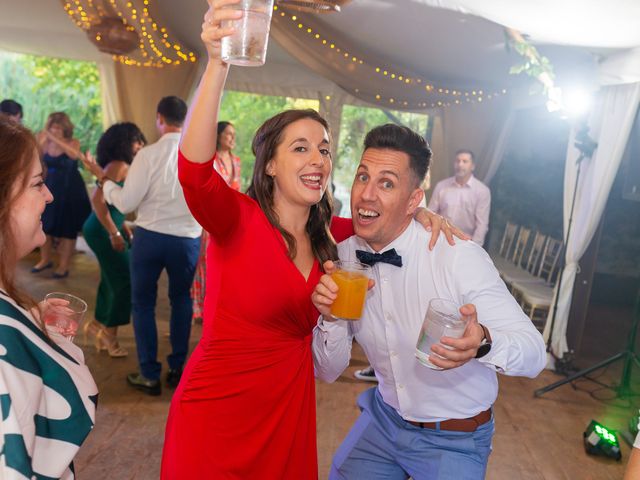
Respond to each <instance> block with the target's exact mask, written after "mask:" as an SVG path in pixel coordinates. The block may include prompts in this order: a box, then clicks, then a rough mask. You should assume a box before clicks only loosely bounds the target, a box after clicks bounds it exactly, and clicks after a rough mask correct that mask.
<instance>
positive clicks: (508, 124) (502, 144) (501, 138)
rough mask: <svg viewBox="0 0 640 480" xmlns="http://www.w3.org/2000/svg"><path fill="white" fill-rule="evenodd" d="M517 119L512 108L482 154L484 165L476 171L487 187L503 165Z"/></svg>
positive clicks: (501, 120)
mask: <svg viewBox="0 0 640 480" xmlns="http://www.w3.org/2000/svg"><path fill="white" fill-rule="evenodd" d="M515 118H516V110H515V109H514V108H510V109H509V111H508V113H507V114H506V115H505V116H501V118H500V121H499V123H498V124H496V127H495V129H494V131H493V135H491V137H490V138H489V139H488V140H487V143H486V144H485V148H484V149H483V150H482V151H481V153H480V158H482V161H483V163H482V164H481V165H479V166H478V168H477V169H476V175H477V177H478V178H479V179H480V180H482V181H483V182H484V183H485V184H487V185H489V184H490V183H491V180H492V179H493V176H494V175H495V174H496V172H497V171H498V168H499V167H500V164H501V163H502V159H503V158H504V154H505V150H506V149H507V143H508V140H509V136H510V135H511V130H512V129H513V123H514V122H515ZM480 167H482V168H480Z"/></svg>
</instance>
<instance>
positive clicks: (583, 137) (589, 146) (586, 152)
mask: <svg viewBox="0 0 640 480" xmlns="http://www.w3.org/2000/svg"><path fill="white" fill-rule="evenodd" d="M574 145H575V146H576V148H577V149H578V150H579V151H580V156H579V157H578V159H577V160H576V164H577V165H578V171H577V173H576V181H575V185H574V186H573V198H572V199H571V210H570V211H569V221H568V224H567V237H566V238H565V239H564V245H563V247H562V252H561V254H560V258H561V259H562V266H561V267H560V272H559V273H558V295H556V297H555V300H554V302H553V315H551V327H550V328H549V338H548V339H547V352H551V340H552V339H553V327H554V326H555V324H556V313H557V312H558V297H559V295H560V290H561V288H562V276H563V273H564V269H565V267H566V265H567V257H566V253H567V245H568V244H569V238H570V237H571V226H572V225H573V210H574V209H575V207H576V196H577V194H578V185H579V182H580V170H581V169H582V161H583V160H584V159H585V158H591V157H592V156H593V152H594V151H595V149H596V148H597V146H598V144H597V143H596V142H594V141H593V140H592V139H591V138H590V137H589V127H588V126H587V125H586V124H585V125H583V126H582V127H581V128H580V130H578V133H577V134H576V141H575V143H574Z"/></svg>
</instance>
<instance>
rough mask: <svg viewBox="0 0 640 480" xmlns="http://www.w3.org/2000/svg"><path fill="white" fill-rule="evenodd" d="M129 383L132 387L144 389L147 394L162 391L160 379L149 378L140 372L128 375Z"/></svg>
mask: <svg viewBox="0 0 640 480" xmlns="http://www.w3.org/2000/svg"><path fill="white" fill-rule="evenodd" d="M127 383H128V384H129V385H131V386H132V387H134V388H137V389H138V390H141V391H143V392H144V393H146V394H147V395H153V396H157V395H160V394H161V393H162V385H160V380H149V379H148V378H145V377H143V376H142V375H141V374H140V373H138V372H136V373H130V374H129V375H127Z"/></svg>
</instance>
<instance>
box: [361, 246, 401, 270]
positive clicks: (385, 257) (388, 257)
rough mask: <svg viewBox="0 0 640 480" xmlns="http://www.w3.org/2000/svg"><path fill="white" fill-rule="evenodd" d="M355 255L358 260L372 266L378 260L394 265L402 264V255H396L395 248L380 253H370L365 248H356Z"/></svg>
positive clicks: (399, 265)
mask: <svg viewBox="0 0 640 480" xmlns="http://www.w3.org/2000/svg"><path fill="white" fill-rule="evenodd" d="M356 257H358V260H360V261H361V262H362V263H364V264H366V265H371V266H372V267H373V266H374V265H375V264H376V263H378V262H382V263H389V264H391V265H395V266H396V267H401V266H402V257H401V256H400V255H398V252H396V249H395V248H392V249H391V250H387V251H386V252H382V253H371V252H367V251H365V250H356Z"/></svg>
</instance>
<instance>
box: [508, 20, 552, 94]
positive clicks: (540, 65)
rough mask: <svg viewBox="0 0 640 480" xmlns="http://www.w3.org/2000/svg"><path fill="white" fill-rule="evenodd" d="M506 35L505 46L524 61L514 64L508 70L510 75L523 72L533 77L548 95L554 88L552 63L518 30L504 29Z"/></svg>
mask: <svg viewBox="0 0 640 480" xmlns="http://www.w3.org/2000/svg"><path fill="white" fill-rule="evenodd" d="M505 34H506V36H507V48H510V49H513V50H514V51H515V52H516V53H517V54H518V55H520V56H521V57H522V58H523V59H524V62H523V63H520V64H519V65H514V66H512V67H511V69H510V70H509V73H510V74H511V75H520V74H525V75H528V76H530V77H533V78H535V79H536V80H537V81H539V82H540V83H541V84H542V87H543V91H544V94H545V95H549V94H550V93H551V91H552V90H553V88H554V84H553V81H554V79H555V74H554V73H553V65H551V62H550V61H549V59H548V58H547V57H544V56H542V55H540V52H538V50H537V49H536V47H534V46H533V45H532V44H531V43H529V42H528V41H527V40H526V39H525V38H524V37H523V36H522V34H521V33H520V32H518V31H517V30H514V29H512V28H507V29H505Z"/></svg>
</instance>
